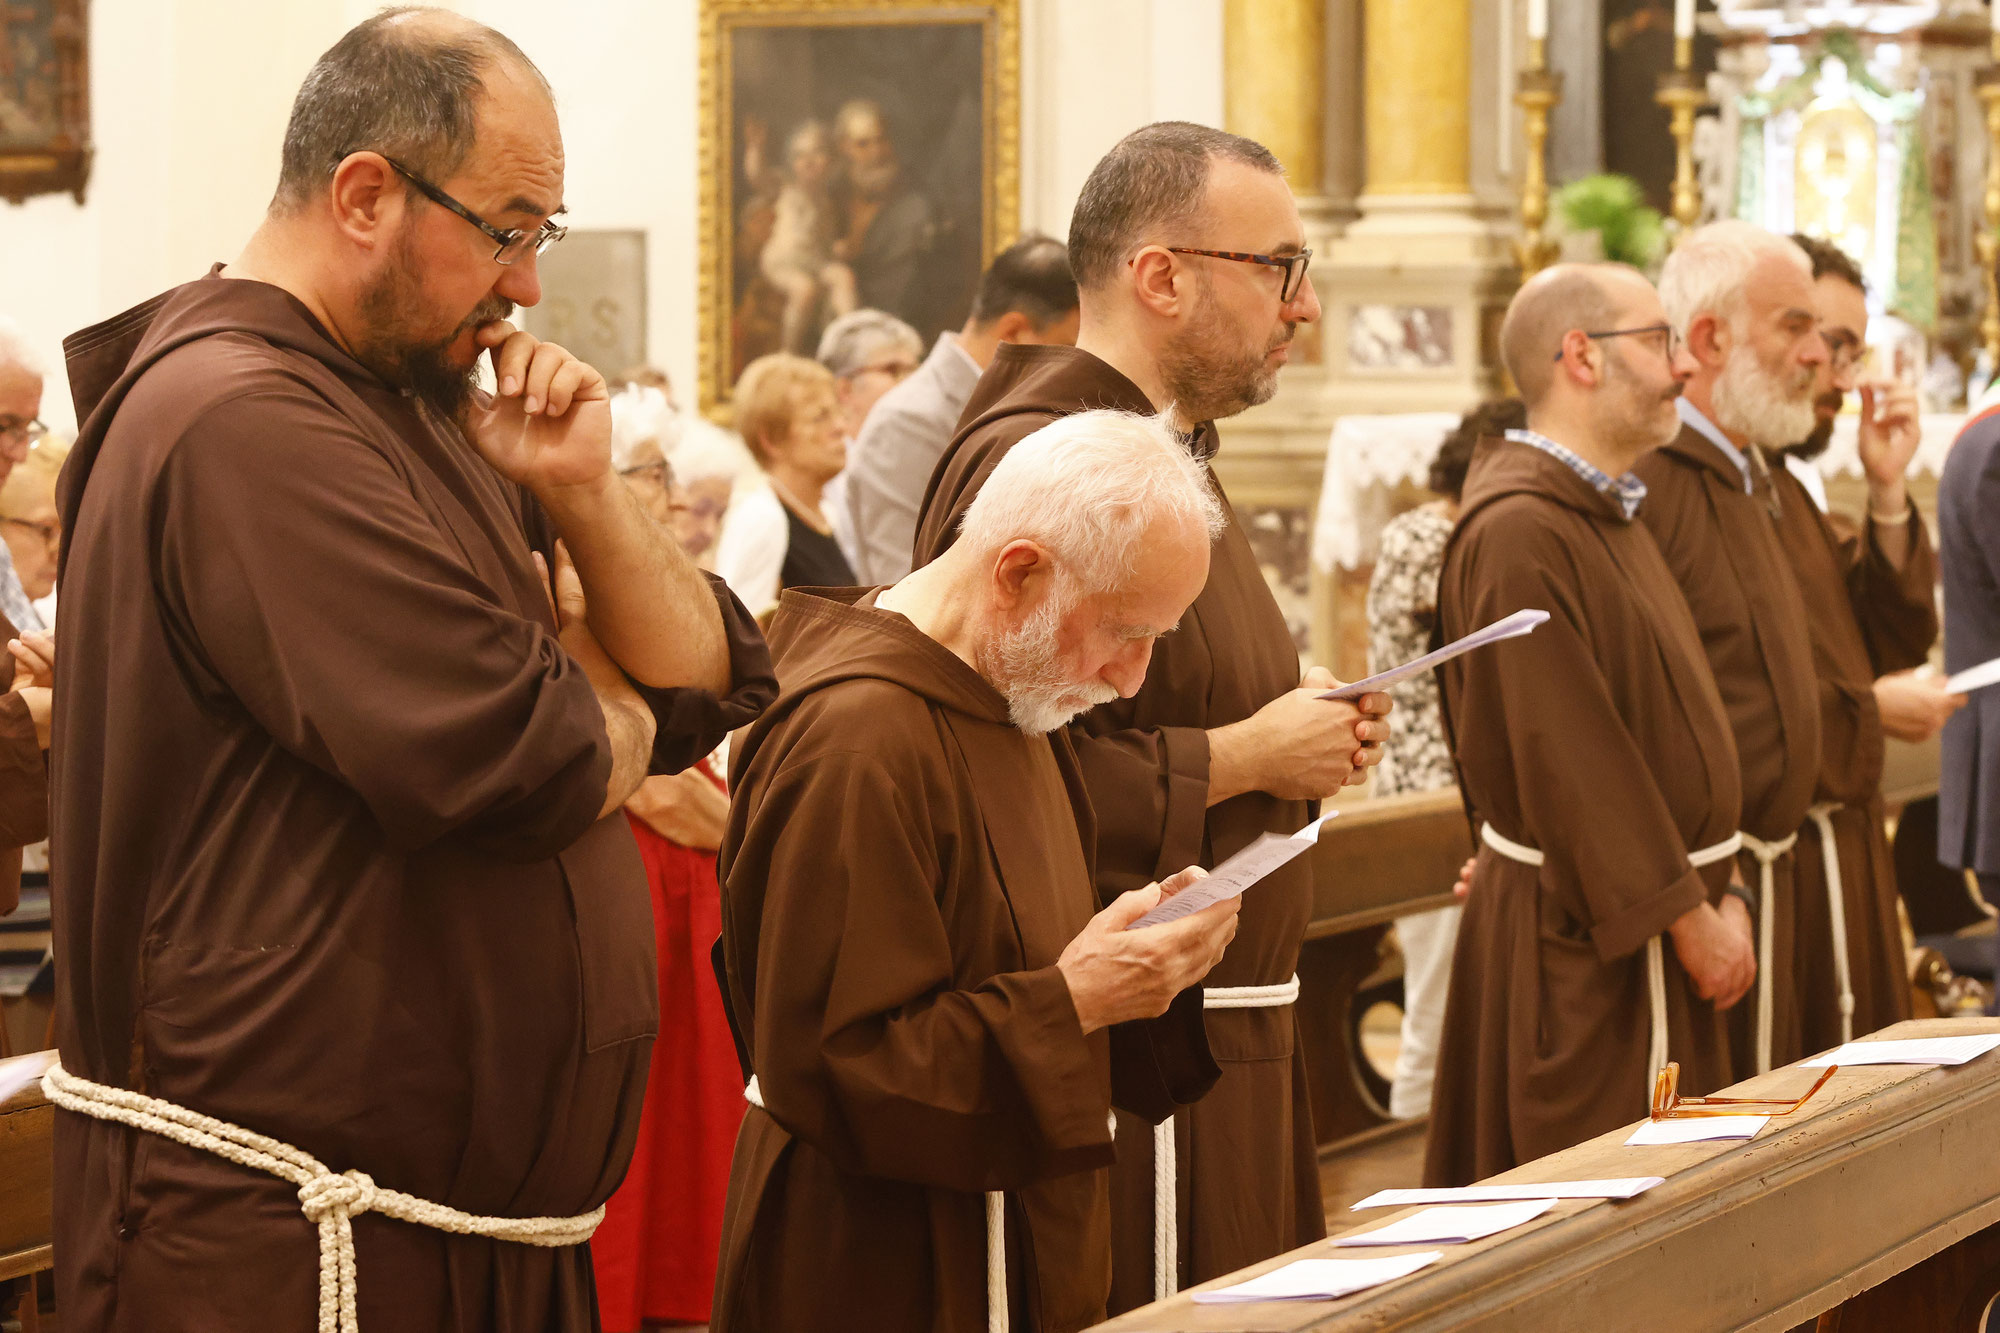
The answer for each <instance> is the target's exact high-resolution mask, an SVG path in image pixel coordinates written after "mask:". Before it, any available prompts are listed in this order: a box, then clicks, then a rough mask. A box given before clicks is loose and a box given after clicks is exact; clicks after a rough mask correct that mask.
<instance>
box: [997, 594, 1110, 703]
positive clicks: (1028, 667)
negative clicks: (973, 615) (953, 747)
mask: <svg viewBox="0 0 2000 1333" xmlns="http://www.w3.org/2000/svg"><path fill="white" fill-rule="evenodd" d="M1068 600H1069V599H1066V598H1063V597H1050V598H1048V599H1047V600H1045V601H1044V602H1043V603H1042V605H1041V606H1040V607H1039V608H1037V609H1036V611H1035V613H1034V615H1032V616H1030V617H1029V618H1028V621H1027V623H1025V624H1023V625H1022V626H1021V627H1020V628H1019V629H1015V630H1010V631H1008V632H1007V633H1005V634H1003V635H1002V636H1001V637H1000V639H999V641H998V642H996V643H995V644H993V646H992V648H991V650H990V653H989V654H987V656H988V659H989V660H987V661H985V662H983V663H981V668H982V670H983V672H984V674H985V675H986V677H987V679H989V680H991V681H992V682H993V686H994V688H995V689H997V690H999V691H1000V693H1001V695H1002V696H1004V697H1005V698H1006V700H1007V716H1008V717H1009V719H1010V720H1011V721H1012V722H1013V723H1014V725H1015V726H1016V727H1018V728H1020V729H1021V730H1022V731H1024V732H1026V733H1027V734H1028V735H1030V736H1043V735H1046V734H1048V733H1049V732H1051V731H1054V730H1055V729H1056V728H1057V727H1060V726H1062V725H1064V724H1065V723H1067V722H1069V721H1070V720H1071V719H1072V718H1075V717H1077V716H1079V715H1081V714H1083V713H1087V712H1089V711H1090V710H1091V709H1093V708H1095V707H1097V706H1098V705H1099V704H1104V703H1109V702H1111V701H1112V700H1113V699H1116V698H1117V697H1118V691H1117V690H1115V689H1113V688H1112V687H1111V686H1109V685H1107V684H1105V683H1104V682H1103V681H1101V680H1089V681H1077V680H1072V679H1070V677H1069V676H1068V675H1067V674H1066V673H1065V672H1064V671H1063V668H1062V649H1061V625H1062V618H1063V617H1064V616H1065V615H1067V614H1068V613H1069V610H1070V607H1069V605H1066V604H1065V603H1067V602H1068Z"/></svg>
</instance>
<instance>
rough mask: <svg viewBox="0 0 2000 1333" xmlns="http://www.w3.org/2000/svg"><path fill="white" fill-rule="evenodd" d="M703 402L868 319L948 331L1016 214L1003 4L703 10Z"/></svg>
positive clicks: (772, 1)
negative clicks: (859, 317)
mask: <svg viewBox="0 0 2000 1333" xmlns="http://www.w3.org/2000/svg"><path fill="white" fill-rule="evenodd" d="M701 37H702V51H701V126H702V130H701V133H702V140H701V181H702V198H701V235H702V254H701V282H700V308H701V402H702V406H703V408H704V410H709V409H713V408H715V407H716V406H718V405H719V404H720V403H721V402H723V401H724V400H725V399H726V398H727V397H728V396H729V390H730V386H732V385H733V384H734V383H735V381H736V377H737V375H739V374H740V373H741V372H742V369H743V367H744V366H745V365H747V364H748V363H749V362H751V361H753V360H755V359H756V358H757V357H759V356H762V355H764V354H765V353H768V352H778V351H786V352H796V353H799V354H801V355H805V356H810V355H812V353H813V350H814V348H815V347H816V346H817V345H818V341H819V336H820V333H821V331H822V330H823V329H824V328H825V327H826V326H827V324H829V323H831V322H832V321H833V320H835V319H837V318H839V317H840V316H841V315H843V314H846V313H847V312H849V311H851V310H855V309H860V308H874V309H879V310H886V311H888V312H889V313H890V314H893V315H896V316H898V317H900V318H902V319H904V320H906V321H908V322H909V323H910V324H911V325H913V326H914V327H915V328H916V330H917V332H918V333H919V334H920V335H921V336H922V337H923V338H924V340H925V342H926V343H927V344H928V343H929V342H930V341H931V340H932V339H934V338H935V337H936V336H937V335H938V334H939V333H940V332H942V331H944V330H947V329H956V328H958V327H959V326H960V325H961V324H963V323H964V321H965V317H966V314H967V313H968V311H969V310H970V308H971V303H972V297H973V293H974V291H975V290H976V288H977V286H978V282H979V275H980V272H981V271H982V270H983V269H984V267H985V264H986V261H987V260H988V259H989V258H991V257H992V256H993V255H994V254H996V253H998V252H999V251H1000V250H1001V249H1003V248H1004V247H1005V246H1007V245H1008V244H1009V243H1011V242H1012V241H1013V240H1014V238H1015V235H1016V232H1017V230H1018V227H1019V213H1020V10H1019V0H983V2H981V3H961V4H950V3H945V4H939V3H935V2H934V0H703V3H702V9H701Z"/></svg>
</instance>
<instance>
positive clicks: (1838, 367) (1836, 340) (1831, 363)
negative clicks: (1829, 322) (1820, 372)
mask: <svg viewBox="0 0 2000 1333" xmlns="http://www.w3.org/2000/svg"><path fill="white" fill-rule="evenodd" d="M1819 337H1820V341H1821V342H1823V343H1825V344H1826V358H1827V359H1826V365H1827V369H1828V370H1831V371H1832V372H1833V373H1834V374H1836V375H1838V374H1840V373H1841V372H1842V371H1846V370H1852V369H1853V368H1854V367H1855V365H1856V364H1857V363H1859V362H1860V360H1861V358H1862V357H1864V356H1866V355H1867V354H1868V344H1867V343H1865V342H1863V341H1861V339H1859V338H1857V337H1855V336H1854V335H1853V334H1851V333H1849V332H1848V331H1847V330H1846V329H1834V330H1833V331H1832V332H1828V331H1827V327H1826V326H1825V325H1824V324H1822V325H1820V329H1819Z"/></svg>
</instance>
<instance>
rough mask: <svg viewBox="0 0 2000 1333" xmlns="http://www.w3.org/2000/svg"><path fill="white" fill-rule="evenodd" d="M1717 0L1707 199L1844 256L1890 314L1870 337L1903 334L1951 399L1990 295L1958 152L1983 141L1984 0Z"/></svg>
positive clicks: (1957, 394) (1941, 404) (1935, 400)
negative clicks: (1840, 0) (1804, 0)
mask: <svg viewBox="0 0 2000 1333" xmlns="http://www.w3.org/2000/svg"><path fill="white" fill-rule="evenodd" d="M1717 9H1718V12H1717V13H1716V15H1715V16H1714V17H1713V18H1712V19H1710V20H1709V22H1710V24H1711V26H1712V29H1713V30H1714V31H1715V33H1716V34H1717V36H1718V38H1719V39H1720V50H1719V53H1718V57H1717V70H1716V73H1715V75H1714V76H1713V77H1712V78H1711V80H1710V83H1709V90H1708V91H1709V94H1710V97H1711V100H1712V102H1713V104H1714V107H1715V112H1714V116H1715V124H1714V126H1713V128H1712V130H1711V132H1710V133H1708V134H1707V135H1704V136H1701V138H1700V139H1698V142H1697V151H1698V152H1700V153H1703V155H1704V158H1705V160H1704V161H1703V164H1702V166H1703V172H1702V174H1703V180H1704V184H1705V186H1706V187H1707V188H1708V190H1709V191H1710V192H1711V194H1710V200H1709V203H1710V206H1711V208H1712V209H1713V211H1714V212H1715V213H1716V214H1717V215H1720V216H1730V215H1734V216H1736V217H1741V218H1746V219H1748V220H1750V221H1752V222H1757V223H1760V224H1762V225H1764V226H1767V227H1770V228H1772V229H1774V230H1777V231H1784V232H1789V231H1802V232H1806V233H1809V234H1811V235H1815V236H1822V237H1825V238H1826V239H1828V240H1831V241H1833V242H1834V243H1835V244H1837V245H1839V246H1840V247H1841V248H1842V249H1844V250H1846V251H1847V252H1848V253H1849V254H1851V255H1853V256H1854V257H1855V258H1856V259H1857V260H1859V261H1860V262H1861V264H1862V267H1863V269H1864V270H1865V271H1866V273H1867V275H1868V281H1869V288H1870V302H1869V303H1870V307H1871V309H1872V310H1873V311H1874V312H1875V313H1876V314H1877V315H1880V316H1886V317H1888V319H1889V320H1892V321H1900V324H1898V323H1887V324H1885V326H1884V327H1881V328H1878V329H1877V330H1874V331H1873V337H1872V338H1871V340H1872V341H1877V342H1891V343H1893V342H1897V341H1899V340H1900V341H1903V342H1906V343H1908V344H1909V345H1910V346H1911V347H1912V349H1913V351H1914V352H1915V354H1916V355H1919V356H1921V358H1922V362H1921V364H1923V365H1931V366H1933V367H1934V369H1935V371H1936V374H1935V375H1934V376H1933V377H1932V378H1931V379H1930V380H1929V381H1928V382H1927V383H1926V385H1925V389H1926V395H1927V397H1928V398H1929V400H1930V402H1929V406H1931V407H1932V408H1933V409H1934V410H1951V409H1955V408H1957V407H1960V406H1962V403H1963V398H1962V387H1961V386H1960V383H1959V382H1958V381H1957V379H1956V377H1955V376H1954V375H1953V374H1952V373H1951V370H1952V368H1956V369H1958V370H1966V369H1971V368H1972V365H1973V360H1974V353H1975V351H1976V350H1977V348H1976V344H1977V341H1978V338H1977V335H1978V324H1979V319H1980V316H1981V314H1982V313H1983V310H1984V306H1985V294H1984V293H1985V280H1984V279H1985V275H1984V273H1983V271H1982V266H1981V265H1980V263H1979V260H1978V254H1977V249H1976V241H1977V236H1978V229H1979V226H1980V208H1981V200H1980V197H1979V192H1978V190H1977V188H1976V183H1977V182H1976V180H1967V179H1964V176H1965V173H1964V172H1963V171H1962V170H1961V165H1960V164H1962V163H1965V162H1978V161H1980V160H1982V159H1983V158H1984V156H1985V152H1986V144H1985V137H1986V136H1985V129H1984V116H1983V113H1982V111H1981V108H1980V105H1979V99H1978V96H1977V88H1976V76H1977V74H1978V72H1979V71H1980V70H1981V69H1983V68H1985V67H1986V66H1987V65H1989V64H1990V63H1991V57H1990V55H1989V39H1990V33H1991V18H1990V14H1989V11H1988V10H1987V8H1986V6H1985V4H1983V3H1974V2H1971V0H1873V2H1868V0H1864V2H1860V3H1846V4H1822V3H1815V4H1801V3H1798V2H1797V0H1789V2H1787V3H1773V2H1772V0H1718V5H1717ZM1939 352H1942V353H1943V354H1944V362H1945V363H1944V364H1938V363H1937V362H1936V361H1935V357H1936V354H1937V353H1939ZM1912 369H1914V367H1913V368H1912ZM1990 373H1991V369H1990V367H1987V368H1984V371H1983V374H1985V375H1990Z"/></svg>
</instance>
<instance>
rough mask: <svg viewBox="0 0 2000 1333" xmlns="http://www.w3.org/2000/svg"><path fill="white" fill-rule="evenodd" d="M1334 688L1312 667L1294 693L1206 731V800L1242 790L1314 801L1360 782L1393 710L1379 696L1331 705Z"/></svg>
mask: <svg viewBox="0 0 2000 1333" xmlns="http://www.w3.org/2000/svg"><path fill="white" fill-rule="evenodd" d="M1337 684H1338V682H1336V681H1335V680H1334V678H1333V675H1332V673H1330V672H1329V671H1327V669H1326V668H1325V667H1314V668H1313V669H1312V670H1310V671H1308V672H1307V673H1306V675H1305V679H1304V681H1303V683H1302V684H1300V686H1299V687H1298V688H1297V689H1294V690H1288V691H1286V692H1285V693H1284V694H1281V695H1279V696H1278V697H1277V698H1275V699H1273V700H1272V701H1271V702H1270V703H1268V704H1265V705H1264V706H1263V707H1262V708H1260V709H1258V710H1257V711H1256V712H1255V713H1252V714H1251V715H1250V716H1249V717H1247V718H1244V719H1243V720H1242V721H1241V722H1237V723H1233V724H1231V725H1230V726H1226V727H1217V728H1215V729H1214V730H1212V731H1210V732H1209V733H1208V803H1209V804H1210V805H1218V804H1220V803H1221V802H1223V801H1226V800H1228V799H1229V798H1230V797H1232V796H1240V795H1242V794H1243V793H1244V792H1246V791H1261V792H1268V793H1269V794H1270V795H1272V796H1276V797H1279V798H1280V799H1283V800H1288V801H1317V800H1320V799H1321V798H1323V797H1327V796H1331V795H1333V794H1334V793H1335V792H1337V791H1339V790H1340V789H1341V788H1342V787H1347V786H1354V785H1356V784H1358V783H1360V782H1362V781H1364V780H1365V779H1366V778H1367V775H1368V769H1369V768H1371V767H1373V766H1374V765H1375V764H1378V763H1380V762H1381V760H1382V744H1383V742H1385V741H1387V740H1388V739H1389V733H1390V727H1389V723H1388V721H1387V718H1388V716H1389V711H1390V709H1392V708H1393V707H1394V706H1395V705H1394V703H1393V701H1391V700H1390V698H1389V696H1388V695H1387V694H1381V693H1372V694H1364V695H1362V696H1361V697H1360V698H1358V699H1352V700H1342V701H1338V702H1334V703H1331V704H1329V703H1328V702H1327V701H1326V697H1325V696H1326V691H1327V689H1328V688H1329V687H1332V686H1334V685H1337Z"/></svg>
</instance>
